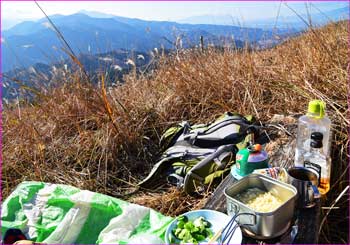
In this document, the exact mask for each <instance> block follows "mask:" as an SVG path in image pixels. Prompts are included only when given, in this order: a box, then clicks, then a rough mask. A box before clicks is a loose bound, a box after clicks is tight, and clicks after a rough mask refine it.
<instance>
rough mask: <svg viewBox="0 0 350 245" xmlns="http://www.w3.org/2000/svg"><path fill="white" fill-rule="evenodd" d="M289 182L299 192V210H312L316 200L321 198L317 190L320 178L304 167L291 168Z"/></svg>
mask: <svg viewBox="0 0 350 245" xmlns="http://www.w3.org/2000/svg"><path fill="white" fill-rule="evenodd" d="M287 173H288V177H287V181H288V183H289V184H291V185H293V186H294V187H295V188H296V189H297V190H298V200H297V208H312V207H313V206H315V204H316V202H315V199H317V198H320V193H319V191H318V189H317V186H318V184H319V183H318V177H317V175H316V174H315V173H314V172H312V171H311V170H309V169H307V168H304V167H292V168H289V169H288V171H287Z"/></svg>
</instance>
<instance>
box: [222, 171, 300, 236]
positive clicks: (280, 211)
mask: <svg viewBox="0 0 350 245" xmlns="http://www.w3.org/2000/svg"><path fill="white" fill-rule="evenodd" d="M254 187H257V188H259V189H261V190H263V191H266V192H267V191H269V192H271V193H272V194H273V195H275V196H277V197H279V198H280V199H281V200H282V201H283V204H282V205H281V206H279V207H278V208H277V209H275V210H273V211H272V212H257V211H254V210H252V209H251V208H250V207H248V206H247V205H245V204H244V203H242V202H240V201H238V200H237V199H235V198H234V197H235V196H236V195H237V194H239V193H241V192H243V191H245V190H247V189H249V188H254ZM224 193H225V196H226V201H227V213H228V215H230V216H234V215H237V214H241V215H239V216H238V217H237V222H238V223H239V224H240V225H241V228H242V231H243V232H244V233H245V235H247V236H251V237H254V238H257V239H270V238H274V237H278V236H280V235H282V234H283V233H285V232H286V231H287V230H288V229H289V227H290V225H291V222H292V219H293V216H294V207H295V201H296V198H297V194H298V192H297V189H296V188H295V187H294V186H292V185H289V184H286V183H283V182H280V181H278V180H275V179H272V178H270V177H267V176H264V175H261V174H250V175H248V176H246V177H244V178H242V179H241V180H239V181H237V182H236V183H234V184H233V185H231V186H228V187H226V189H225V190H224Z"/></svg>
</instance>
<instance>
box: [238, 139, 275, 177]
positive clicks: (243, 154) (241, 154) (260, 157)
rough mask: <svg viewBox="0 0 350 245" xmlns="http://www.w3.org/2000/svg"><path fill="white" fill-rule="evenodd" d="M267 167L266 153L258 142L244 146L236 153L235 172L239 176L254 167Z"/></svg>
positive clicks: (250, 171)
mask: <svg viewBox="0 0 350 245" xmlns="http://www.w3.org/2000/svg"><path fill="white" fill-rule="evenodd" d="M268 167H269V166H268V155H267V153H266V151H264V150H262V147H261V145H260V144H255V145H252V146H249V147H247V148H244V149H242V150H240V151H238V153H237V155H236V172H237V174H239V175H240V176H246V175H248V174H251V173H252V172H253V171H254V170H255V169H261V168H268Z"/></svg>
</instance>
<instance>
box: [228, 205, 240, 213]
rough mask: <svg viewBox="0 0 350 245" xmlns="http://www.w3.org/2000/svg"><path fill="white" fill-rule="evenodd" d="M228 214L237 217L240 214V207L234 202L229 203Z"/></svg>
mask: <svg viewBox="0 0 350 245" xmlns="http://www.w3.org/2000/svg"><path fill="white" fill-rule="evenodd" d="M227 213H228V214H229V215H231V214H233V216H236V215H237V214H238V213H239V206H238V205H237V204H235V203H233V202H230V203H228V207H227Z"/></svg>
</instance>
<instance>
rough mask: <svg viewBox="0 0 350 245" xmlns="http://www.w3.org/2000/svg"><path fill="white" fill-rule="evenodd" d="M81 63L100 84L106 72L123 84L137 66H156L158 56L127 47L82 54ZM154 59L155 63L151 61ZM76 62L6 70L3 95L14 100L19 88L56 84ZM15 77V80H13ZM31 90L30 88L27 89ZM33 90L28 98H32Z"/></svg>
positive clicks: (112, 80)
mask: <svg viewBox="0 0 350 245" xmlns="http://www.w3.org/2000/svg"><path fill="white" fill-rule="evenodd" d="M77 58H78V60H79V62H80V63H81V64H82V65H83V67H84V70H85V71H86V72H87V74H88V75H89V78H90V80H91V82H93V83H95V84H96V83H98V82H99V79H100V75H101V74H103V75H107V77H106V83H107V84H108V85H111V83H124V79H123V75H125V74H127V73H129V72H130V70H131V69H134V66H135V68H136V71H137V72H141V71H142V72H147V71H148V70H149V69H153V68H154V65H155V63H156V60H157V58H153V59H152V58H151V56H150V55H149V54H147V53H142V52H133V53H130V51H128V50H116V51H112V52H108V53H101V54H95V55H91V54H80V55H78V57H77ZM151 59H152V62H151ZM76 67H77V64H76V63H75V62H74V61H73V60H72V59H66V60H63V61H61V62H56V63H51V64H44V63H36V64H34V65H32V66H30V67H28V68H21V69H19V68H17V69H13V70H11V71H8V72H5V73H4V74H3V75H4V77H3V89H2V97H3V98H5V99H7V100H11V99H14V98H16V97H17V96H18V92H19V90H18V89H19V88H20V87H21V86H22V85H24V86H25V87H29V88H33V89H37V90H38V91H40V90H43V89H47V88H49V87H50V86H55V85H57V84H59V83H61V82H62V81H66V80H67V77H69V76H70V74H71V72H72V71H74V70H76ZM13 78H15V79H16V81H15V82H14V81H13ZM27 92H28V91H27ZM30 93H31V92H30V91H29V93H26V97H28V98H30Z"/></svg>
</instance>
